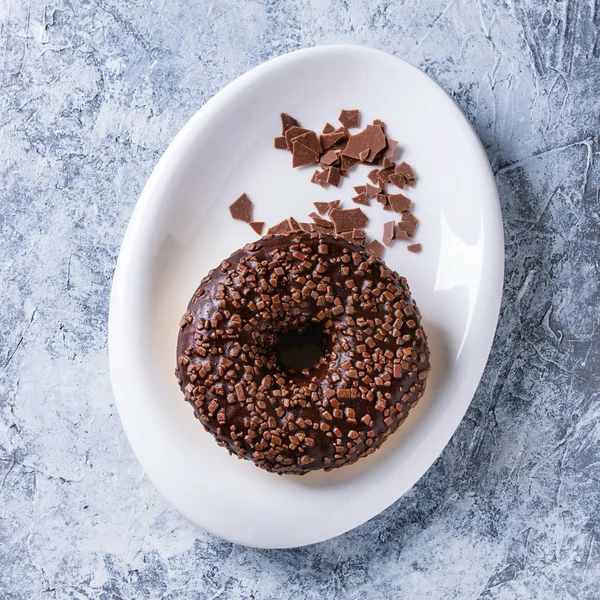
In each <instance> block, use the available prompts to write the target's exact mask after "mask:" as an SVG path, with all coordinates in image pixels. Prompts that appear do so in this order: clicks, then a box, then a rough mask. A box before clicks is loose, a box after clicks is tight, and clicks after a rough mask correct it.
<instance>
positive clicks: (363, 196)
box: [352, 192, 371, 206]
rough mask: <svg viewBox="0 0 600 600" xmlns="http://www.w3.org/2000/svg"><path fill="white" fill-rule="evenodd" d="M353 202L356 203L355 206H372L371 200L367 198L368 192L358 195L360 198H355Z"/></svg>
mask: <svg viewBox="0 0 600 600" xmlns="http://www.w3.org/2000/svg"><path fill="white" fill-rule="evenodd" d="M352 202H354V203H355V204H364V205H365V206H371V202H370V201H369V198H367V194H366V192H363V193H362V194H358V196H354V198H352Z"/></svg>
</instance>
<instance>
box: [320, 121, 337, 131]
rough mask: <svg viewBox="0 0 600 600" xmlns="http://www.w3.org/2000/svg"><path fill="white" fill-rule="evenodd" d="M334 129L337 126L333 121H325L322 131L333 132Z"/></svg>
mask: <svg viewBox="0 0 600 600" xmlns="http://www.w3.org/2000/svg"><path fill="white" fill-rule="evenodd" d="M333 131H335V127H334V126H333V125H332V124H331V123H325V127H323V131H322V132H321V133H332V132H333Z"/></svg>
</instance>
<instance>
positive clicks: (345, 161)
mask: <svg viewBox="0 0 600 600" xmlns="http://www.w3.org/2000/svg"><path fill="white" fill-rule="evenodd" d="M357 164H358V160H356V159H355V158H350V157H349V156H344V155H342V164H341V169H342V171H350V169H353V168H354V167H355V166H356V165H357Z"/></svg>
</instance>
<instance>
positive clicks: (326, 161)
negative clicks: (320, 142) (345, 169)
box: [321, 150, 340, 167]
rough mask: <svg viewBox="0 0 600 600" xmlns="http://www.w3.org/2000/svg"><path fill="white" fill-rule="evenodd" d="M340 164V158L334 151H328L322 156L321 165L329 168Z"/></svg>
mask: <svg viewBox="0 0 600 600" xmlns="http://www.w3.org/2000/svg"><path fill="white" fill-rule="evenodd" d="M338 162H340V157H339V156H338V155H337V154H336V153H335V152H334V151H333V150H328V151H327V152H325V154H323V156H321V164H323V165H326V166H328V167H330V166H331V165H335V164H336V163H338Z"/></svg>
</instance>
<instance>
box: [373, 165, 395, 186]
mask: <svg viewBox="0 0 600 600" xmlns="http://www.w3.org/2000/svg"><path fill="white" fill-rule="evenodd" d="M393 172H394V169H393V167H388V168H387V169H381V171H379V173H378V174H377V177H378V178H379V183H380V184H381V185H384V184H386V183H387V182H388V178H389V176H390V175H391V174H392V173H393Z"/></svg>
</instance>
